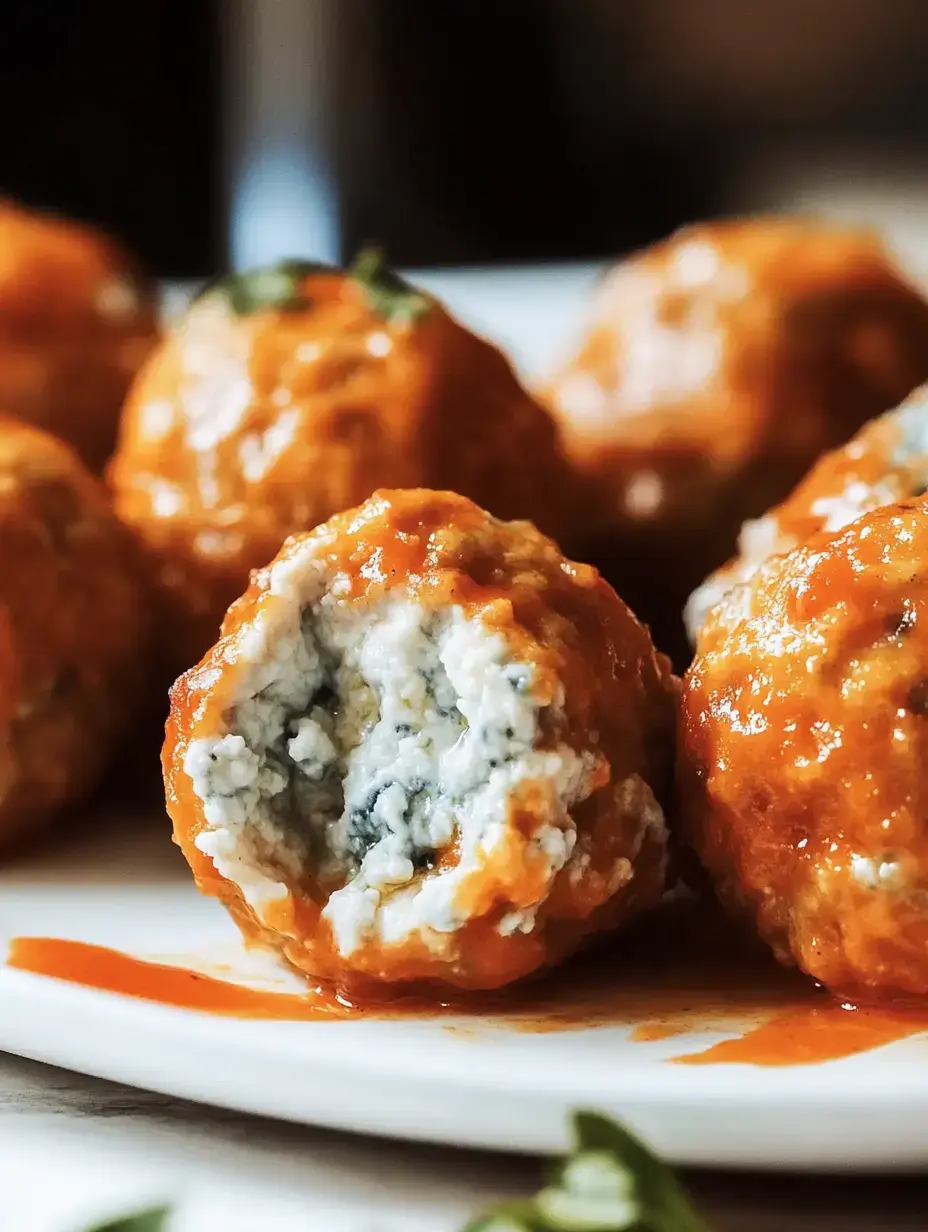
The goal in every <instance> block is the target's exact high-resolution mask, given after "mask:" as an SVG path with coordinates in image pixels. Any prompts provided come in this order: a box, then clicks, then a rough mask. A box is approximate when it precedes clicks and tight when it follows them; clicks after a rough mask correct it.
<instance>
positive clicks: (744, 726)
mask: <svg viewBox="0 0 928 1232" xmlns="http://www.w3.org/2000/svg"><path fill="white" fill-rule="evenodd" d="M681 722H682V726H681V735H680V778H681V793H680V794H681V801H682V804H681V808H682V821H683V830H684V835H685V837H687V838H688V839H689V840H690V841H691V842H692V844H693V846H694V847H695V849H696V851H697V853H698V854H699V856H700V857H701V858H702V861H703V863H704V865H705V867H706V869H707V870H708V872H709V875H710V877H711V878H712V880H713V882H714V884H715V887H716V890H717V891H718V894H719V896H720V898H721V899H722V901H723V903H725V904H726V905H727V906H728V907H729V908H730V909H731V910H732V911H734V912H737V913H740V914H741V915H746V916H748V917H753V919H754V921H755V922H756V925H757V928H758V930H759V932H760V934H761V936H762V937H763V938H764V939H765V940H766V941H767V942H768V943H769V945H770V946H771V947H772V949H773V950H774V953H775V954H776V955H777V957H778V958H779V959H780V960H781V961H782V962H785V963H790V962H794V963H797V964H798V965H799V966H800V967H801V968H802V969H803V970H804V971H806V972H808V974H809V975H811V976H814V977H815V979H817V980H820V981H821V982H822V983H823V984H824V985H825V986H826V987H827V988H829V989H830V990H831V991H832V992H834V993H836V994H839V995H841V996H843V997H847V998H849V999H851V1000H875V999H879V998H897V997H924V996H925V995H928V895H926V887H928V829H926V826H925V817H926V816H928V773H926V766H928V506H926V504H925V503H924V502H922V501H920V500H916V501H912V502H909V503H907V504H902V505H892V506H887V507H886V508H883V509H878V510H875V511H873V512H871V513H867V514H865V515H864V516H862V517H861V518H859V519H858V520H857V521H856V522H854V523H853V524H852V525H850V526H848V527H847V528H846V529H845V530H843V531H840V532H838V533H821V534H818V535H815V536H813V538H811V539H810V540H809V541H808V542H807V543H806V544H805V545H804V546H802V547H799V548H796V549H794V550H793V551H792V552H790V553H788V554H787V555H785V556H780V557H777V558H776V559H774V560H772V561H770V562H768V563H767V564H765V565H762V566H761V567H760V568H759V569H758V570H757V572H756V573H755V574H754V576H753V577H752V578H751V579H750V581H748V582H746V583H745V584H743V585H741V586H739V587H736V588H735V589H734V590H733V591H732V592H731V594H730V595H729V596H728V597H727V599H725V600H724V601H723V602H722V603H720V604H719V605H718V606H717V607H715V608H713V610H712V611H711V613H710V614H709V616H708V619H707V623H706V626H705V628H704V629H703V632H702V636H701V639H700V647H699V654H698V656H697V658H696V661H695V662H694V664H693V666H692V667H691V669H690V671H689V673H688V675H687V677H686V680H685V683H684V697H683V706H682V721H681Z"/></svg>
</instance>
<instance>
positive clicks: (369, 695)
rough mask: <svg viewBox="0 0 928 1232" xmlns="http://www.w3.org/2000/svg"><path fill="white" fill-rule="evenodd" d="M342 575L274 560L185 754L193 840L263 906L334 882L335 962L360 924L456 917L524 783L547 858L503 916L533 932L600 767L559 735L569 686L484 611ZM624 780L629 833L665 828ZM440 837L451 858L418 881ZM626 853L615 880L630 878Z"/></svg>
mask: <svg viewBox="0 0 928 1232" xmlns="http://www.w3.org/2000/svg"><path fill="white" fill-rule="evenodd" d="M347 588H348V587H347V580H346V579H345V578H342V577H340V576H338V575H336V576H335V577H332V578H326V576H325V573H324V563H323V562H321V561H319V560H318V559H311V560H309V561H308V562H307V561H306V559H305V558H304V559H303V561H302V563H301V564H300V565H299V567H295V564H294V561H293V560H288V561H285V562H283V563H282V564H280V565H275V566H274V567H273V569H272V571H271V591H272V593H273V592H276V594H275V596H274V598H275V601H272V602H270V603H268V604H266V605H265V606H264V607H263V608H262V610H261V611H260V613H259V615H258V617H257V618H256V620H255V622H254V624H253V625H252V626H251V627H250V628H249V629H247V630H245V631H244V634H243V637H242V640H241V643H240V655H241V657H240V659H239V661H238V664H239V670H240V671H241V688H240V692H239V695H238V696H237V698H236V701H235V704H234V705H233V707H232V708H231V709H230V711H229V712H228V713H227V714H226V716H225V718H224V720H223V729H222V730H219V731H217V732H216V733H215V734H214V735H212V736H210V737H208V738H203V739H199V740H196V741H194V742H192V743H191V745H190V747H189V748H188V750H187V753H186V757H185V761H184V770H185V773H186V774H187V775H189V777H190V779H191V781H192V785H193V790H194V792H195V793H196V795H197V796H198V797H199V798H200V799H201V800H202V802H203V815H204V818H205V821H206V823H207V824H206V827H205V828H204V830H203V831H202V832H201V833H200V834H199V836H198V837H197V840H196V842H197V846H198V847H199V849H200V850H201V851H203V852H204V853H205V854H206V855H208V856H209V857H210V858H211V859H212V860H213V862H214V864H215V866H216V868H217V870H218V871H219V873H220V874H221V875H222V876H224V877H226V878H227V879H229V880H231V881H233V882H235V883H236V884H237V885H239V886H240V887H241V889H242V892H243V894H244V895H245V898H246V900H247V901H248V902H249V903H250V905H251V906H252V908H253V909H254V910H255V911H256V913H257V914H258V915H259V916H260V915H261V913H262V911H263V910H264V908H265V906H266V905H267V904H268V903H269V902H270V901H272V900H274V899H275V898H280V897H283V896H285V895H286V894H287V893H288V892H289V889H288V887H290V886H294V887H299V886H300V885H305V883H306V879H307V875H310V876H312V878H313V879H314V881H316V882H317V883H318V884H320V885H322V886H331V885H334V886H336V887H338V888H336V889H335V890H334V891H333V892H332V893H331V894H330V896H329V899H328V902H327V904H326V907H325V909H324V911H323V918H324V919H326V920H327V921H328V922H329V924H330V926H331V930H332V935H333V938H334V941H335V945H336V947H337V948H338V950H339V952H340V953H341V954H342V955H343V956H348V955H350V954H351V953H352V952H353V951H355V950H357V949H358V948H360V947H361V946H363V945H364V943H365V941H366V939H368V938H371V937H374V938H377V939H379V940H380V941H382V942H386V943H390V942H397V943H399V942H402V941H403V940H404V939H405V938H407V937H409V936H411V935H413V934H418V935H419V936H420V937H423V938H424V939H425V940H426V943H427V944H429V945H431V946H432V947H433V948H440V947H441V945H442V944H443V941H442V937H443V936H444V935H447V934H448V933H450V932H453V931H454V930H456V929H457V928H459V927H460V926H461V925H462V924H463V923H464V922H465V918H464V916H463V915H462V912H461V909H460V908H459V906H458V905H457V897H458V893H457V892H458V889H459V887H460V885H461V883H462V881H463V880H464V879H465V878H467V877H469V876H470V875H471V874H472V873H473V872H474V870H475V869H477V868H479V867H480V866H481V865H482V864H483V863H484V862H485V861H486V859H487V858H488V857H489V856H490V855H491V854H492V852H493V850H494V848H495V847H496V846H497V845H498V844H501V843H503V842H505V841H506V840H507V839H508V838H509V837H510V836H509V835H508V833H507V831H508V827H509V825H510V818H509V812H510V808H509V805H510V801H511V799H512V797H513V795H514V794H518V793H519V791H520V790H521V789H522V787H523V785H524V784H527V783H529V782H532V783H533V784H534V785H540V787H541V790H540V791H536V793H535V796H533V808H536V811H537V812H539V824H538V827H537V829H536V831H535V833H534V834H532V835H530V836H527V837H526V836H520V841H521V842H525V843H531V844H532V845H533V846H534V847H535V848H536V849H537V851H538V852H539V853H541V854H542V855H543V857H544V859H545V861H546V862H547V866H548V869H549V876H548V880H547V885H546V888H545V889H544V891H543V893H542V896H541V897H540V898H539V901H538V902H537V903H535V904H533V905H530V906H529V907H525V905H524V904H523V905H520V906H519V908H513V909H512V910H510V911H508V912H506V913H505V915H504V918H503V920H502V922H501V924H500V930H501V932H503V933H512V932H514V931H516V930H522V931H529V930H531V928H532V927H533V924H534V918H535V913H536V911H537V909H538V907H539V906H540V905H541V903H542V902H543V901H544V897H545V896H546V895H547V893H548V892H549V891H550V888H551V885H552V884H553V881H554V878H555V877H556V875H557V873H558V872H559V871H560V870H561V869H562V868H564V867H565V865H567V864H568V863H569V862H570V860H571V856H572V853H573V852H574V849H575V845H576V840H577V834H576V828H575V825H574V822H573V820H572V818H571V811H572V810H573V808H574V807H575V806H576V805H577V804H578V803H579V802H580V801H582V800H583V799H585V798H586V797H587V796H588V795H589V794H590V792H591V791H592V790H593V785H594V782H595V781H597V780H596V771H597V769H598V765H597V758H596V756H595V754H593V753H582V754H581V753H577V752H576V751H575V750H574V749H573V748H571V747H570V745H568V744H567V743H565V742H561V741H558V739H557V737H556V733H557V732H558V731H559V730H562V729H563V722H564V720H563V698H559V697H555V698H554V699H552V700H548V699H545V700H544V701H542V700H539V698H538V697H537V696H536V691H535V689H534V667H533V665H532V664H531V663H524V662H520V661H518V659H516V658H514V657H513V655H512V653H511V650H510V647H509V644H508V642H507V641H506V639H505V638H504V637H503V636H502V635H501V634H500V633H499V632H497V631H495V630H493V629H491V628H489V627H488V626H486V625H485V624H484V623H482V621H481V620H480V619H479V617H474V616H471V615H468V614H467V613H465V612H464V610H463V609H461V608H460V607H448V608H446V609H443V610H440V611H433V610H430V609H428V608H427V607H425V606H423V605H422V604H420V603H418V602H417V601H415V600H414V599H411V598H409V597H408V596H405V595H399V596H387V597H385V598H383V599H381V600H378V601H377V602H375V603H372V604H371V605H368V606H363V605H358V604H351V603H347V602H345V600H344V598H343V597H342V596H344V595H345V592H346V589H347ZM278 596H279V597H282V598H284V600H285V601H284V602H278V601H276V599H277V597H278ZM616 790H617V791H619V792H620V795H622V798H623V799H624V798H626V797H627V799H628V813H626V817H625V819H623V821H626V820H627V817H628V816H629V815H630V814H637V815H638V816H639V817H640V819H641V820H640V826H641V836H640V839H639V841H643V837H644V834H645V832H646V831H647V828H648V827H649V826H652V825H654V826H659V827H660V828H661V829H663V815H662V813H661V811H660V808H659V806H658V805H657V803H656V801H654V798H653V796H652V795H651V793H650V790H649V789H648V788H647V785H646V784H645V783H644V782H643V781H642V780H640V779H637V778H635V779H634V781H633V782H632V781H631V780H629V781H627V782H626V783H624V784H620V785H618V787H617V788H616ZM535 798H538V799H539V803H538V805H537V806H536V805H535V804H534V800H535ZM620 824H621V823H620ZM452 842H454V843H455V844H456V846H457V848H458V850H459V852H460V859H459V861H458V863H457V864H456V865H455V866H453V867H447V868H446V867H442V868H441V869H440V870H436V871H435V872H434V874H433V875H432V876H422V875H421V874H422V873H423V872H426V871H430V870H432V869H433V868H434V866H435V862H436V860H437V857H438V854H439V853H440V852H441V851H442V850H443V849H444V848H446V847H447V846H448V845H449V844H450V843H452ZM577 856H578V860H579V858H580V856H581V853H580V851H579V850H578V852H577ZM619 864H620V865H621V867H618V866H617V869H616V883H617V886H618V885H619V884H621V883H623V882H624V881H627V880H630V879H631V876H632V867H631V863H630V861H629V860H628V859H624V860H622V861H619ZM576 872H577V874H578V875H582V866H581V865H580V864H579V863H578V867H577V870H576Z"/></svg>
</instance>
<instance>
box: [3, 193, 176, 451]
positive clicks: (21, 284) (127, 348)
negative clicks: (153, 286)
mask: <svg viewBox="0 0 928 1232" xmlns="http://www.w3.org/2000/svg"><path fill="white" fill-rule="evenodd" d="M157 336H158V325H157V313H156V304H155V300H154V296H153V295H152V293H151V291H150V290H149V289H148V288H147V287H146V286H145V285H144V284H143V282H142V281H141V279H140V277H139V275H138V272H137V270H136V269H135V268H134V266H133V264H132V262H131V261H130V260H129V258H128V257H127V255H126V254H125V253H124V252H123V251H122V250H121V249H120V248H119V247H118V245H116V244H115V243H113V242H112V241H111V240H109V239H106V238H105V237H103V236H102V235H100V234H98V233H97V232H95V231H93V230H92V229H90V228H87V227H82V226H79V225H77V224H75V223H68V222H63V221H59V220H57V219H52V218H47V217H43V216H41V215H35V214H30V213H28V212H27V211H25V210H22V209H19V208H17V207H16V206H14V205H12V204H10V203H9V202H2V201H0V413H2V414H4V415H9V416H13V417H14V418H16V419H21V420H23V421H24V422H26V423H31V424H34V425H35V426H36V427H40V428H45V429H47V430H48V431H50V432H54V433H55V434H56V435H57V436H60V437H61V438H62V439H63V440H66V441H67V442H68V443H69V444H70V445H72V446H73V447H74V448H75V449H76V450H77V451H78V453H79V454H80V455H81V457H82V458H83V460H84V462H85V463H86V464H87V465H88V466H89V467H90V468H91V469H92V470H95V471H97V472H99V471H100V470H101V469H102V467H103V464H104V463H105V461H106V459H107V458H108V457H109V456H110V454H111V453H112V451H113V446H114V444H115V441H116V431H117V424H118V419H119V412H120V408H121V407H122V403H123V399H124V397H125V394H126V391H127V390H128V388H129V385H130V383H131V381H132V379H133V377H134V376H135V373H136V371H137V370H138V368H139V366H140V365H141V363H142V361H143V360H144V358H145V356H146V355H147V354H148V352H149V351H150V350H151V349H152V347H153V346H154V345H155V342H156V340H157Z"/></svg>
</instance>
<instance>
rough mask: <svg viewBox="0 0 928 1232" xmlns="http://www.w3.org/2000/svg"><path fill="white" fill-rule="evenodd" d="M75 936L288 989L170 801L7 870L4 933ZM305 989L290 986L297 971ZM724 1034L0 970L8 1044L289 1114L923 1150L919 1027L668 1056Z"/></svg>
mask: <svg viewBox="0 0 928 1232" xmlns="http://www.w3.org/2000/svg"><path fill="white" fill-rule="evenodd" d="M18 934H32V935H36V934H38V935H44V936H49V935H50V936H56V937H66V938H74V939H77V940H83V941H90V942H96V943H98V944H104V945H109V946H114V947H116V948H119V949H121V950H124V951H127V952H129V953H132V954H135V955H137V956H139V957H150V958H152V957H153V958H157V959H161V960H165V961H176V962H177V963H178V964H180V965H189V966H198V967H201V968H202V969H205V970H210V969H214V970H215V968H216V966H217V965H219V964H228V965H229V966H230V967H231V969H232V977H231V978H235V979H241V980H242V981H244V982H252V983H255V984H256V985H258V986H268V985H273V986H277V987H281V988H282V987H284V986H289V980H290V977H289V976H287V975H285V974H284V973H283V972H281V971H280V970H279V969H278V968H277V967H276V965H275V964H273V963H271V962H270V961H267V962H266V961H265V960H263V959H256V958H255V957H254V956H252V955H246V953H245V951H244V950H243V948H242V946H241V944H240V942H239V941H238V938H237V934H236V932H235V930H234V928H233V926H232V925H231V924H230V922H229V921H228V919H227V917H226V915H225V913H224V911H223V910H222V909H221V908H220V907H219V906H218V905H217V904H215V903H214V902H211V901H209V900H206V899H203V898H201V897H199V896H198V895H197V893H196V891H195V890H194V889H193V887H192V885H191V883H190V881H189V878H188V876H187V873H186V868H185V866H184V865H183V862H182V861H181V859H180V857H179V855H178V854H177V852H176V851H175V850H174V848H173V847H172V846H171V844H170V841H169V838H168V825H167V821H166V819H165V818H163V817H154V818H153V817H149V818H148V819H147V821H146V819H144V818H142V817H137V816H132V815H131V814H128V813H122V814H120V813H119V812H117V813H115V814H113V815H112V816H110V817H109V818H104V819H103V820H102V821H101V823H100V824H99V825H94V826H92V827H87V829H86V832H85V833H84V834H83V835H82V836H77V837H76V838H74V839H73V840H72V841H69V842H63V843H62V842H59V843H56V844H52V843H49V844H48V845H47V847H46V848H45V849H44V850H43V851H42V852H39V853H36V854H35V855H33V856H30V857H28V858H24V859H21V860H19V861H17V862H15V863H14V864H12V865H11V866H8V867H7V868H5V869H3V870H2V871H0V939H4V938H9V937H11V936H14V935H18ZM294 987H296V984H295V983H294ZM719 1038H722V1036H721V1035H707V1034H693V1035H689V1036H686V1037H684V1038H676V1039H672V1040H666V1041H663V1042H657V1043H638V1042H631V1041H630V1040H629V1038H628V1030H627V1029H626V1028H619V1027H608V1026H607V1027H600V1028H593V1029H587V1030H579V1031H578V1030H574V1031H563V1032H554V1033H549V1034H532V1033H524V1032H521V1031H517V1030H513V1029H512V1028H511V1027H510V1026H507V1025H506V1024H505V1023H504V1022H493V1021H489V1020H487V1021H481V1020H475V1019H473V1018H468V1019H466V1020H463V1021H462V1022H456V1021H455V1020H448V1019H441V1020H418V1019H406V1020H402V1019H401V1020H394V1021H389V1020H376V1019H373V1020H367V1021H350V1022H252V1021H241V1020H237V1019H226V1018H219V1017H213V1016H210V1015H205V1014H196V1013H191V1012H188V1011H184V1010H176V1009H171V1008H168V1007H164V1006H159V1005H157V1004H153V1003H148V1002H144V1001H137V1000H133V999H129V998H123V997H118V996H114V995H112V994H108V993H101V992H96V991H92V990H89V989H84V988H81V987H79V986H76V985H71V984H67V983H64V982H60V981H57V980H51V979H46V978H43V977H39V976H34V975H28V974H25V973H22V972H18V971H13V970H10V969H9V968H5V969H2V970H0V1048H3V1049H5V1050H7V1051H9V1052H13V1053H17V1054H19V1055H21V1056H24V1057H31V1058H34V1059H36V1060H40V1061H46V1062H50V1063H53V1064H56V1065H61V1066H66V1067H68V1068H71V1069H75V1070H79V1071H81V1072H84V1073H88V1074H94V1075H97V1076H100V1077H104V1078H110V1079H114V1080H116V1081H120V1082H125V1083H129V1084H132V1085H135V1086H141V1087H146V1088H149V1089H151V1090H155V1091H160V1092H163V1093H165V1094H170V1095H175V1096H179V1097H183V1098H188V1099H193V1100H200V1101H204V1102H207V1103H212V1104H216V1105H219V1106H223V1107H228V1108H234V1109H239V1110H242V1111H247V1112H254V1113H260V1114H266V1115H268V1116H272V1117H280V1118H284V1119H288V1120H293V1121H302V1122H307V1123H310V1124H319V1125H327V1126H332V1127H336V1128H340V1129H348V1130H353V1131H362V1132H365V1133H375V1134H385V1135H391V1136H397V1137H403V1138H413V1139H423V1140H431V1141H438V1142H445V1143H452V1144H459V1145H466V1146H485V1147H491V1148H498V1149H507V1150H525V1151H533V1152H550V1151H555V1150H560V1149H561V1148H562V1147H563V1146H564V1144H565V1126H566V1119H567V1116H568V1113H569V1111H570V1110H571V1109H572V1108H575V1107H578V1106H589V1107H596V1108H600V1109H604V1110H606V1111H609V1112H612V1113H614V1114H615V1115H617V1116H620V1117H622V1118H623V1119H624V1120H625V1121H626V1122H628V1123H629V1124H630V1125H631V1126H632V1127H634V1128H635V1129H636V1130H638V1131H639V1132H640V1133H641V1134H642V1135H643V1136H644V1137H646V1138H647V1139H648V1140H649V1141H651V1142H652V1143H653V1144H654V1145H655V1146H656V1147H657V1148H658V1149H659V1150H660V1151H661V1152H662V1153H663V1154H664V1155H665V1156H666V1157H667V1158H668V1159H670V1160H672V1161H674V1162H677V1163H680V1164H694V1165H719V1166H732V1167H737V1166H757V1167H766V1168H791V1169H795V1168H807V1169H832V1168H845V1167H853V1168H855V1169H858V1170H859V1169H867V1168H883V1167H886V1166H890V1165H891V1166H894V1167H896V1168H917V1167H921V1166H923V1165H925V1164H928V1116H926V1109H928V1051H926V1044H925V1043H923V1042H922V1041H921V1040H919V1039H914V1040H909V1041H907V1042H903V1043H898V1044H893V1045H890V1046H888V1047H885V1048H882V1049H879V1050H877V1051H873V1052H870V1053H866V1054H863V1055H860V1056H857V1057H853V1058H848V1059H845V1060H841V1061H833V1062H829V1063H827V1064H822V1065H813V1066H799V1067H795V1068H781V1069H763V1068H756V1067H753V1066H744V1065H740V1066H727V1065H713V1066H706V1067H697V1066H694V1067H692V1068H690V1067H687V1066H678V1065H671V1064H668V1063H667V1058H668V1057H670V1056H672V1055H677V1054H679V1053H681V1052H688V1051H696V1050H699V1049H702V1048H704V1047H705V1046H707V1045H708V1044H710V1043H712V1042H714V1040H716V1039H719Z"/></svg>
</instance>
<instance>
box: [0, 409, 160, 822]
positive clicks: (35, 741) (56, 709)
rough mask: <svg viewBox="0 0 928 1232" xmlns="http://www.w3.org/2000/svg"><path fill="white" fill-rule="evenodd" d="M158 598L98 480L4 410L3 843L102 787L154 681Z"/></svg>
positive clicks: (0, 492) (0, 517)
mask: <svg viewBox="0 0 928 1232" xmlns="http://www.w3.org/2000/svg"><path fill="white" fill-rule="evenodd" d="M147 633H148V605H147V603H146V601H145V597H144V594H143V588H142V585H141V581H140V577H139V572H138V561H137V558H136V552H135V548H134V544H133V543H132V540H131V538H130V537H129V535H128V534H127V533H126V531H125V530H124V528H123V527H122V526H120V524H119V523H118V522H117V520H116V518H115V517H114V516H113V514H112V513H111V511H110V509H109V507H108V503H107V499H106V494H105V492H104V490H103V487H102V485H101V484H100V483H99V481H98V480H96V479H94V477H93V476H92V475H91V474H90V473H89V472H87V471H86V470H85V469H84V467H83V465H82V464H81V463H80V462H79V460H78V459H77V457H76V456H75V455H74V454H73V453H72V451H71V450H70V449H69V448H68V447H67V446H66V445H64V444H62V443H61V442H60V441H58V440H56V439H55V438H54V437H52V436H50V435H48V434H47V433H45V432H41V431H39V430H38V429H35V428H31V427H28V426H26V425H23V424H19V423H16V422H15V421H13V420H0V684H2V687H0V696H2V702H0V842H2V843H7V842H9V841H10V840H12V839H14V838H18V837H20V836H22V835H26V834H28V833H32V832H33V831H35V830H37V829H39V828H40V827H41V826H43V825H45V824H46V823H47V822H48V821H49V820H50V819H51V818H52V817H53V816H54V815H55V813H56V812H57V811H58V810H60V809H61V808H62V807H63V806H65V805H68V804H71V803H74V802H75V801H77V800H79V799H80V798H81V797H82V796H84V795H86V793H87V792H88V791H89V790H90V789H91V788H93V787H94V786H95V785H96V783H97V781H98V780H99V778H100V776H101V773H102V771H103V769H104V767H105V766H106V764H107V762H108V761H109V759H110V757H111V754H112V752H113V745H114V742H116V741H117V738H118V737H120V735H121V734H122V733H123V732H124V730H125V729H126V726H127V724H128V723H129V721H130V720H131V719H132V717H133V716H134V713H135V706H136V703H137V702H138V701H139V699H140V696H141V694H142V691H143V687H144V666H143V665H144V662H145V656H146V653H147V647H146V636H147Z"/></svg>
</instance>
